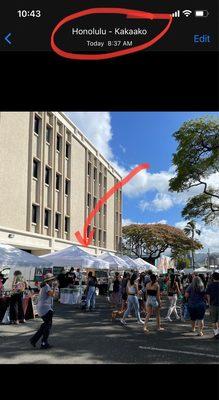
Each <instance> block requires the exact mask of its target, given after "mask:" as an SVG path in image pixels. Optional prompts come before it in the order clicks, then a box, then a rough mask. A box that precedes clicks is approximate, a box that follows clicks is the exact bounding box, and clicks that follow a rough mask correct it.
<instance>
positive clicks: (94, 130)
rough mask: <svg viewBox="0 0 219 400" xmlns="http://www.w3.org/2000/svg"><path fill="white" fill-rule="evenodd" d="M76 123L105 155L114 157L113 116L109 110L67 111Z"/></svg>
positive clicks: (109, 158) (108, 157)
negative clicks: (112, 140)
mask: <svg viewBox="0 0 219 400" xmlns="http://www.w3.org/2000/svg"><path fill="white" fill-rule="evenodd" d="M65 114H66V115H67V116H68V117H69V118H70V119H71V120H72V121H73V123H75V125H76V126H77V127H78V128H79V129H80V130H81V131H82V133H84V134H85V136H87V138H88V139H89V140H90V141H91V142H92V143H93V144H94V146H95V147H97V149H98V150H99V152H100V153H101V154H103V156H104V157H106V158H107V159H108V160H111V159H113V153H112V150H111V147H110V144H109V143H110V140H111V139H112V136H113V133H112V126H111V117H110V113H109V112H96V111H95V112H85V111H81V112H66V113H65Z"/></svg>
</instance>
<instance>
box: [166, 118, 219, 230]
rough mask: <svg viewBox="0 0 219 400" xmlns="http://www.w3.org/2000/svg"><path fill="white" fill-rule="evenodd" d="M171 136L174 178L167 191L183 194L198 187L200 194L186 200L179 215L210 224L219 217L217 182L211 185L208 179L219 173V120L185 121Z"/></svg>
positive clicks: (218, 189) (218, 187)
mask: <svg viewBox="0 0 219 400" xmlns="http://www.w3.org/2000/svg"><path fill="white" fill-rule="evenodd" d="M173 136H174V137H175V139H176V141H177V142H178V147H177V152H176V153H175V154H174V155H173V164H174V165H175V167H176V176H175V177H174V178H172V179H170V185H169V189H170V191H176V192H182V191H184V190H188V189H190V188H192V187H196V186H199V187H200V189H201V190H202V193H200V194H198V195H196V196H194V197H191V198H190V199H189V201H188V203H187V205H186V207H185V208H184V209H183V212H182V215H183V216H184V217H185V219H191V218H195V217H200V218H202V220H203V221H204V222H205V223H208V222H212V221H214V220H215V219H216V218H218V217H219V182H218V184H214V185H212V184H210V183H209V182H208V177H209V176H210V175H211V174H213V173H215V172H219V118H212V117H206V118H200V119H196V120H191V121H187V122H185V123H184V124H183V125H182V126H181V128H180V129H179V130H178V131H177V132H175V133H174V135H173Z"/></svg>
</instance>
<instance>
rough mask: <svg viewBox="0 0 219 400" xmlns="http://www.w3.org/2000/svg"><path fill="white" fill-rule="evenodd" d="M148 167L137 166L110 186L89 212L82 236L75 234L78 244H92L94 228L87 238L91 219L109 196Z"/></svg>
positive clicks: (147, 165) (143, 165)
mask: <svg viewBox="0 0 219 400" xmlns="http://www.w3.org/2000/svg"><path fill="white" fill-rule="evenodd" d="M149 167H150V166H149V164H148V163H143V164H139V165H138V166H137V167H135V168H134V169H132V171H131V172H129V174H128V175H127V176H126V177H125V178H123V179H122V180H121V181H119V182H118V183H116V184H115V185H114V186H112V187H111V189H109V190H108V192H106V193H105V195H104V196H103V197H101V198H100V199H99V200H98V202H97V204H96V207H95V208H94V209H93V210H92V211H91V212H90V214H89V215H88V216H87V218H86V221H85V224H84V229H83V234H84V236H83V237H82V235H81V233H80V232H79V231H77V232H75V236H76V238H77V240H78V241H79V243H80V244H82V245H83V246H85V247H87V246H89V244H90V243H91V242H92V240H93V237H94V231H95V228H94V229H92V231H91V232H90V233H89V236H88V227H89V226H90V224H91V221H92V219H93V218H94V217H95V215H96V214H97V213H98V212H99V210H100V208H101V207H102V206H103V205H104V203H106V202H107V200H108V199H109V198H110V197H111V196H113V195H114V194H115V192H117V190H119V189H120V188H122V187H123V186H125V185H126V184H127V183H128V182H129V181H130V180H131V179H132V178H133V177H134V176H135V175H137V174H138V172H140V171H142V170H143V169H149Z"/></svg>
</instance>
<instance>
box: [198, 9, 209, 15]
mask: <svg viewBox="0 0 219 400" xmlns="http://www.w3.org/2000/svg"><path fill="white" fill-rule="evenodd" d="M208 16H209V12H208V10H196V11H195V17H208Z"/></svg>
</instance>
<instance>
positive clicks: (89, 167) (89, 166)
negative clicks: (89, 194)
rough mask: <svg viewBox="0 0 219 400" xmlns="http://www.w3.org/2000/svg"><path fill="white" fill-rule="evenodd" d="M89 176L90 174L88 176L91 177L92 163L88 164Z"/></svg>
mask: <svg viewBox="0 0 219 400" xmlns="http://www.w3.org/2000/svg"><path fill="white" fill-rule="evenodd" d="M87 174H88V176H91V163H90V162H88V164H87Z"/></svg>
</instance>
